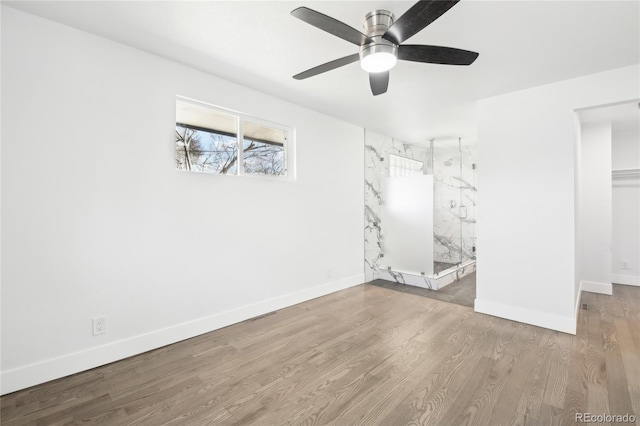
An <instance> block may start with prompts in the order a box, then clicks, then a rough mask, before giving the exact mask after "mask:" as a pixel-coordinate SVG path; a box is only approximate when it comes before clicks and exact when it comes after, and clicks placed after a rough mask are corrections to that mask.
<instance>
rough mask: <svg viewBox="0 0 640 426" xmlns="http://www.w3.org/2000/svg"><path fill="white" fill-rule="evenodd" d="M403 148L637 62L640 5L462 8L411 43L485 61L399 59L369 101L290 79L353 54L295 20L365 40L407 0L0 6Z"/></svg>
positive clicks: (478, 4) (360, 94) (333, 76)
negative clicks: (365, 25)
mask: <svg viewBox="0 0 640 426" xmlns="http://www.w3.org/2000/svg"><path fill="white" fill-rule="evenodd" d="M3 4H7V5H10V6H12V7H15V8H17V9H20V10H23V11H26V12H30V13H33V14H36V15H40V16H42V17H45V18H48V19H51V20H54V21H58V22H61V23H64V24H67V25H70V26H73V27H76V28H79V29H82V30H85V31H88V32H91V33H95V34H98V35H101V36H104V37H107V38H110V39H113V40H116V41H119V42H121V43H124V44H127V45H131V46H134V47H137V48H140V49H142V50H145V51H148V52H151V53H154V54H157V55H160V56H163V57H166V58H169V59H173V60H175V61H178V62H181V63H184V64H186V65H189V66H192V67H195V68H198V69H201V70H204V71H207V72H209V73H211V74H214V75H217V76H220V77H223V78H226V79H228V80H231V81H235V82H237V83H240V84H243V85H245V86H248V87H251V88H255V89H258V90H260V91H262V92H266V93H269V94H272V95H275V96H278V97H280V98H283V99H286V100H289V101H292V102H295V103H297V104H300V105H303V106H307V107H309V108H312V109H315V110H318V111H321V112H324V113H326V114H329V115H332V116H336V117H340V118H342V119H344V120H346V121H349V122H352V123H355V124H358V125H360V126H363V127H367V128H370V129H373V130H377V131H379V132H382V133H384V134H387V135H391V136H395V137H398V138H401V139H404V140H407V141H421V140H426V139H428V138H431V137H441V136H458V135H461V136H469V137H471V138H473V137H474V134H475V110H474V106H475V101H476V100H477V99H480V98H483V97H489V96H494V95H498V94H502V93H507V92H511V91H515V90H520V89H524V88H528V87H533V86H537V85H541V84H545V83H550V82H554V81H559V80H564V79H569V78H573V77H577V76H581V75H586V74H591V73H594V72H600V71H604V70H608V69H613V68H618V67H623V66H627V65H632V64H637V63H639V62H640V2H639V1H637V0H630V1H610V0H605V1H524V0H522V1H478V0H463V1H461V2H460V3H459V4H457V5H456V6H454V7H453V8H452V9H451V10H449V11H448V12H447V13H445V14H444V15H443V16H442V17H441V18H440V19H438V20H437V21H435V22H434V23H433V24H431V25H430V26H428V27H427V28H425V29H424V30H423V31H422V32H420V33H418V34H417V35H415V36H414V37H412V38H411V39H409V40H407V41H406V43H409V44H434V45H443V46H451V47H457V48H461V49H466V50H473V51H476V52H479V53H480V56H479V58H478V60H477V61H476V62H475V63H474V64H473V65H471V66H469V67H456V66H444V65H429V64H420V63H414V62H404V61H401V62H399V63H398V65H397V66H396V67H395V68H394V69H393V70H392V71H391V80H390V84H389V90H388V92H387V93H386V94H384V95H381V96H376V97H373V96H372V95H371V92H370V89H369V86H368V78H367V75H366V73H365V72H364V71H362V70H361V69H360V67H359V65H358V63H353V64H351V65H347V66H345V67H342V68H339V69H336V70H333V71H330V72H327V73H325V74H321V75H318V76H315V77H312V78H310V79H307V80H302V81H297V80H294V79H292V78H291V76H292V75H294V74H297V73H299V72H301V71H304V70H306V69H308V68H311V67H314V66H316V65H319V64H321V63H324V62H328V61H330V60H333V59H336V58H339V57H342V56H346V55H349V54H351V53H356V52H357V49H358V48H357V46H354V45H352V44H350V43H348V42H346V41H344V40H341V39H339V38H336V37H333V36H331V35H330V34H327V33H324V32H322V31H320V30H318V29H317V28H314V27H312V26H310V25H308V24H305V23H304V22H302V21H299V20H297V19H295V18H293V17H292V16H290V15H289V13H290V12H291V10H293V9H295V8H296V7H298V6H307V7H310V8H312V9H315V10H317V11H319V12H322V13H324V14H327V15H330V16H332V17H334V18H336V19H338V20H340V21H342V22H345V23H346V24H348V25H351V26H353V27H355V28H357V29H359V30H361V28H362V27H361V26H362V18H363V16H364V15H365V14H366V13H367V12H369V11H371V10H373V9H388V10H390V11H392V12H393V13H394V14H395V15H396V17H399V16H400V15H402V14H403V13H404V12H405V11H406V10H407V9H408V8H409V7H410V6H411V5H412V4H413V2H406V1H389V0H386V1H380V0H371V1H314V2H309V1H284V2H282V1H252V2H249V1H191V2H187V1H140V2H134V1H128V2H127V1H72V2H68V1H3Z"/></svg>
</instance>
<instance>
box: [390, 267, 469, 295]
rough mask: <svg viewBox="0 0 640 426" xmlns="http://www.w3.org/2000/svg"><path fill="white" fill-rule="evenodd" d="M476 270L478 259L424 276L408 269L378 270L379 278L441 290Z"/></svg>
mask: <svg viewBox="0 0 640 426" xmlns="http://www.w3.org/2000/svg"><path fill="white" fill-rule="evenodd" d="M475 270H476V261H475V260H468V261H466V262H462V263H460V264H457V265H452V266H451V267H450V268H448V269H445V270H443V271H441V272H439V273H437V274H434V275H432V276H428V277H427V276H424V275H421V274H416V273H412V272H406V271H394V270H392V269H381V270H379V271H378V275H379V276H378V278H380V279H383V280H389V281H395V282H397V283H398V284H406V285H412V286H415V287H421V288H427V289H429V290H439V289H441V288H443V287H445V286H447V285H449V284H451V283H453V282H456V281H458V280H459V279H460V278H462V277H464V276H465V275H469V274H470V273H472V272H474V271H475Z"/></svg>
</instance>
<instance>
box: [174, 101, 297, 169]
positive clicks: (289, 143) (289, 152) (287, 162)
mask: <svg viewBox="0 0 640 426" xmlns="http://www.w3.org/2000/svg"><path fill="white" fill-rule="evenodd" d="M177 102H183V103H187V104H192V105H194V106H197V107H201V108H206V109H209V110H212V111H215V112H219V113H221V114H225V115H229V116H232V117H233V118H235V120H236V130H237V132H236V135H237V136H236V149H237V153H238V154H237V155H238V158H237V160H236V162H237V163H238V166H237V173H235V174H220V173H200V174H205V175H208V176H242V177H249V178H258V179H276V180H286V181H295V177H296V176H295V170H296V167H295V127H293V126H287V125H284V124H280V123H276V122H273V121H269V120H265V119H262V118H258V117H254V116H251V115H248V114H244V113H241V112H238V111H234V110H232V109H228V108H224V107H220V106H217V105H212V104H209V103H207V102H203V101H200V100H197V99H193V98H188V97H185V96H179V95H178V96H176V103H177ZM245 122H250V123H253V124H257V125H260V126H264V127H269V128H272V129H277V130H282V131H284V132H285V142H284V147H283V154H284V158H283V163H284V171H285V174H284V175H266V174H262V173H245V171H244V150H243V144H244V123H245ZM179 171H184V172H189V173H191V171H188V170H179Z"/></svg>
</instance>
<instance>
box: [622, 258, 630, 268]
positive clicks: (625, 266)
mask: <svg viewBox="0 0 640 426" xmlns="http://www.w3.org/2000/svg"><path fill="white" fill-rule="evenodd" d="M620 269H629V261H628V260H622V262H620Z"/></svg>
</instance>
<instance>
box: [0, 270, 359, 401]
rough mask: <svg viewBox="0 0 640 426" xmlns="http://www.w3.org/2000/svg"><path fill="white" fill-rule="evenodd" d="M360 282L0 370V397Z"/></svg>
mask: <svg viewBox="0 0 640 426" xmlns="http://www.w3.org/2000/svg"><path fill="white" fill-rule="evenodd" d="M363 282H364V274H358V275H355V276H353V277H348V278H344V279H341V280H338V281H333V282H330V283H326V284H322V285H318V286H315V287H312V288H308V289H304V290H300V291H296V292H293V293H289V294H285V295H282V296H278V297H274V298H271V299H267V300H264V301H261V302H258V303H254V304H251V305H247V306H242V307H239V308H236V309H231V310H228V311H224V312H219V313H216V314H213V315H210V316H207V317H204V318H198V319H195V320H192V321H188V322H184V323H181V324H176V325H174V326H171V327H167V328H164V329H160V330H155V331H152V332H149V333H145V334H141V335H138V336H134V337H130V338H127V339H122V340H118V341H116V342H112V343H109V344H106V345H102V346H97V347H93V348H88V349H85V350H82V351H78V352H73V353H69V354H65V355H63V356H60V357H57V358H52V359H47V360H44V361H41V362H38V363H34V364H30V365H25V366H22V367H18V368H14V369H11V370H7V371H3V372H2V373H1V374H0V395H4V394H7V393H10V392H15V391H17V390H20V389H25V388H28V387H30V386H34V385H38V384H40V383H44V382H48V381H50V380H54V379H59V378H61V377H65V376H68V375H70V374H75V373H78V372H81V371H85V370H89V369H91V368H95V367H99V366H101V365H105V364H108V363H111V362H114V361H118V360H121V359H124V358H128V357H130V356H133V355H138V354H141V353H143V352H147V351H150V350H152V349H156V348H159V347H162V346H166V345H169V344H172V343H176V342H179V341H181V340H185V339H189V338H191V337H195V336H198V335H200V334H204V333H208V332H210V331H213V330H217V329H219V328H223V327H226V326H229V325H231V324H235V323H238V322H241V321H244V320H247V319H250V318H254V317H256V316H259V315H264V314H266V313H269V312H273V311H275V310H278V309H283V308H286V307H288V306H293V305H296V304H298V303H302V302H306V301H308V300H311V299H315V298H316V297H320V296H325V295H327V294H330V293H333V292H336V291H339V290H343V289H346V288H349V287H353V286H356V285H359V284H362V283H363Z"/></svg>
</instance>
